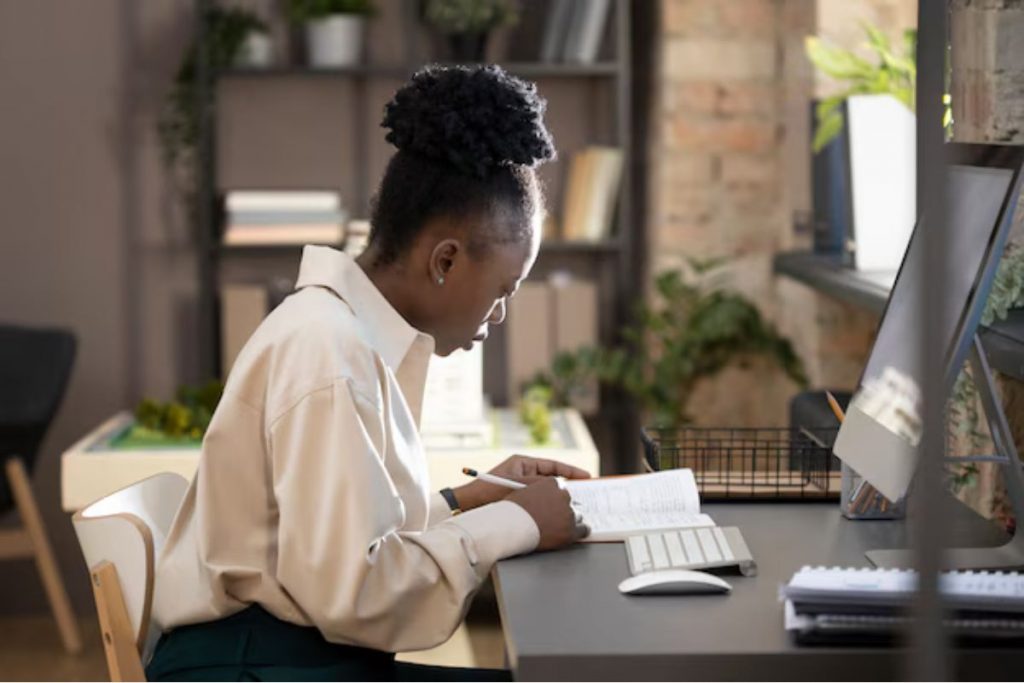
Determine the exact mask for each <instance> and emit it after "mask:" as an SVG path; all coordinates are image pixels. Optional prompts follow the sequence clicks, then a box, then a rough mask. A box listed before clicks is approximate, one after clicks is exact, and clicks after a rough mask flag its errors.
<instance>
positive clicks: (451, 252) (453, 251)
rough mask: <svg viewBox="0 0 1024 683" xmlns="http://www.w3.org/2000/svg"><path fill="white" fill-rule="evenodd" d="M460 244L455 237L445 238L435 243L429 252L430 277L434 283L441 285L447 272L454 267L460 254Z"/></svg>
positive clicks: (446, 276)
mask: <svg viewBox="0 0 1024 683" xmlns="http://www.w3.org/2000/svg"><path fill="white" fill-rule="evenodd" d="M461 252H462V245H461V244H460V243H459V241H458V240H457V239H453V238H450V237H449V238H447V239H443V240H441V241H440V242H438V243H437V245H436V246H435V247H434V249H433V250H432V251H431V252H430V265H429V268H430V279H431V280H432V281H433V283H434V284H435V285H438V286H443V285H444V283H445V280H446V279H447V278H448V274H449V273H450V272H451V270H452V268H454V267H455V261H456V259H457V258H458V257H459V256H460V255H461Z"/></svg>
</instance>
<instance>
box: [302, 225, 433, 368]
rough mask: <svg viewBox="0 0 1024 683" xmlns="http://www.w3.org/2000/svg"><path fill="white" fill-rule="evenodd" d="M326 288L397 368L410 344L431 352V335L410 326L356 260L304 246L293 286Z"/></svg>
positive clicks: (383, 356) (384, 357) (374, 345)
mask: <svg viewBox="0 0 1024 683" xmlns="http://www.w3.org/2000/svg"><path fill="white" fill-rule="evenodd" d="M311 286H320V287H327V288H328V289H330V290H331V291H333V292H334V293H335V294H337V295H338V296H339V297H341V299H342V300H343V301H344V302H345V303H346V304H348V305H349V307H350V308H351V309H352V312H353V313H354V314H355V316H356V319H357V320H358V321H359V322H360V323H361V326H362V328H363V331H364V332H365V334H366V338H367V340H368V341H369V342H370V345H371V346H372V347H373V348H374V350H376V351H377V353H379V354H380V356H381V358H383V359H384V362H385V363H387V364H388V366H389V367H390V368H391V369H392V370H393V371H397V370H398V367H399V366H400V365H401V364H402V361H403V360H404V359H405V357H406V356H407V355H408V353H409V350H410V349H411V348H412V346H413V344H419V345H426V346H427V349H428V351H427V354H426V356H427V357H428V358H429V356H430V354H431V353H433V351H434V338H433V337H431V336H430V335H428V334H424V333H422V332H420V331H419V330H417V329H416V328H414V327H413V326H412V325H410V324H409V323H408V322H407V321H406V320H405V318H403V317H402V316H401V314H399V312H398V311H396V310H395V308H394V307H393V306H392V305H391V304H390V302H388V300H387V299H385V298H384V295H383V294H381V292H380V290H379V289H377V286H376V285H374V284H373V282H372V281H371V280H370V278H369V277H367V275H366V273H365V272H363V269H362V268H360V267H359V264H357V263H356V262H355V260H354V259H353V258H352V257H351V256H349V255H348V254H345V253H343V252H340V251H338V250H337V249H331V248H330V247H318V246H312V245H309V246H306V247H305V248H304V249H303V251H302V264H301V265H300V266H299V279H298V280H297V281H296V283H295V289H302V288H303V287H311Z"/></svg>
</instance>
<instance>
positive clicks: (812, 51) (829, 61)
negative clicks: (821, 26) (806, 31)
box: [804, 36, 874, 80]
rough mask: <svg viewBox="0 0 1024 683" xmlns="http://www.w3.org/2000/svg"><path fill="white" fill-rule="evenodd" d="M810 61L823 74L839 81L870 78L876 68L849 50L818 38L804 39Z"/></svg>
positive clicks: (809, 37) (808, 37)
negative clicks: (828, 43) (827, 43)
mask: <svg viewBox="0 0 1024 683" xmlns="http://www.w3.org/2000/svg"><path fill="white" fill-rule="evenodd" d="M804 50H805V52H806V53H807V57H808V59H810V60H811V62H812V63H813V64H814V65H815V66H816V67H818V69H819V70H821V71H822V72H823V73H825V74H827V75H828V76H831V77H832V78H835V79H838V80H851V79H857V78H863V77H865V76H869V75H870V74H871V73H872V72H873V71H874V67H873V66H872V65H871V64H869V63H868V62H867V61H865V60H863V59H861V58H860V57H858V56H857V55H855V54H854V53H852V52H850V51H849V50H844V49H842V48H839V47H834V46H831V45H826V44H825V43H824V42H823V41H822V40H821V39H820V38H817V37H816V36H807V38H805V39H804Z"/></svg>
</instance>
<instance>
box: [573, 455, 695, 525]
mask: <svg viewBox="0 0 1024 683" xmlns="http://www.w3.org/2000/svg"><path fill="white" fill-rule="evenodd" d="M563 486H565V489H566V490H567V491H568V492H569V495H571V496H572V501H573V505H574V506H575V507H576V509H578V510H579V511H580V512H581V513H582V514H583V521H584V522H586V524H587V525H588V526H589V527H590V536H588V537H587V538H586V539H584V540H585V541H590V542H600V541H624V540H625V539H626V538H627V537H629V536H632V535H635V534H638V533H653V532H656V531H668V530H670V529H683V528H687V527H703V526H714V525H715V523H714V522H713V521H712V520H711V518H710V517H708V516H707V515H702V514H701V512H700V496H699V495H698V494H697V482H696V481H695V480H694V478H693V471H692V470H688V469H678V470H666V471H664V472H654V473H653V474H638V475H636V476H631V477H609V478H605V479H577V480H566V481H565V482H564V483H563Z"/></svg>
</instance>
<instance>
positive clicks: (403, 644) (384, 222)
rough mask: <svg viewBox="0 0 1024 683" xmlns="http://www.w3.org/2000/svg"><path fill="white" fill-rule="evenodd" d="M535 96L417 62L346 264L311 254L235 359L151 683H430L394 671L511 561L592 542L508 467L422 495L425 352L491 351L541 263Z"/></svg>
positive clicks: (169, 589) (322, 250)
mask: <svg viewBox="0 0 1024 683" xmlns="http://www.w3.org/2000/svg"><path fill="white" fill-rule="evenodd" d="M544 107H545V102H544V101H543V100H542V99H540V98H539V97H538V96H537V94H536V89H535V87H534V86H533V85H532V84H527V83H525V82H523V81H520V80H518V79H515V78H512V77H510V76H509V75H508V74H506V73H505V72H504V71H502V70H501V69H500V68H498V67H494V66H490V67H475V68H468V67H453V68H439V67H428V68H426V69H424V70H422V71H420V72H419V73H417V74H416V75H415V76H413V78H412V79H411V81H410V82H409V83H407V84H406V85H405V86H403V87H402V88H401V89H400V90H399V91H398V92H397V93H396V95H395V97H394V99H393V100H392V101H391V102H390V103H389V104H388V105H387V107H386V109H385V116H384V121H383V124H382V125H383V126H384V127H385V128H388V129H390V132H389V133H388V135H387V140H388V141H389V142H391V143H392V144H393V145H395V147H397V148H398V151H397V152H396V153H395V155H394V156H393V157H392V159H391V161H390V163H389V164H388V168H387V171H386V172H385V174H384V178H383V180H382V181H381V185H380V188H379V191H378V193H377V197H376V200H375V206H374V211H373V215H372V224H373V231H372V234H371V238H370V244H369V246H368V247H367V250H366V251H365V253H363V254H362V255H361V256H360V257H359V258H358V259H357V260H355V261H353V260H352V259H350V258H349V257H347V256H345V255H344V254H342V253H340V252H338V251H335V250H333V249H329V248H326V247H306V249H305V251H304V253H303V258H302V264H301V267H300V271H299V277H298V281H297V283H296V289H297V290H298V291H297V292H296V293H295V294H293V295H292V296H290V297H289V298H288V299H287V300H286V301H285V302H284V303H282V304H281V305H280V306H279V307H278V308H277V309H276V310H275V311H274V312H273V313H271V314H270V315H269V316H268V317H267V319H266V320H265V321H264V322H263V324H262V325H261V326H260V327H259V329H257V330H256V332H255V333H254V334H253V336H252V338H251V339H250V340H249V342H248V343H247V344H246V346H245V348H244V349H243V350H242V352H241V353H240V354H239V356H238V358H237V360H236V361H235V365H234V368H233V370H232V373H231V377H230V379H229V380H228V383H227V387H226V389H225V392H224V396H223V398H222V399H221V403H220V405H219V407H218V408H217V412H216V414H215V415H214V418H213V421H212V423H211V425H210V429H209V431H208V433H207V435H206V438H205V439H204V441H203V453H202V457H201V459H200V464H199V471H198V474H197V476H196V479H195V481H194V482H193V483H192V486H191V488H190V489H189V491H188V494H187V496H186V498H185V501H184V503H183V505H182V508H181V510H180V511H179V513H178V515H177V518H176V519H175V522H174V524H173V526H172V528H171V531H170V533H169V535H168V538H167V544H166V547H165V549H164V552H163V554H162V555H161V558H160V560H159V562H158V568H157V579H156V591H155V597H154V606H153V616H154V618H155V620H156V621H157V623H158V624H159V626H160V627H161V629H162V630H163V631H164V634H163V636H162V637H161V640H160V642H159V643H158V646H157V648H156V652H155V654H154V656H153V659H152V661H151V662H150V664H149V666H148V668H147V675H148V676H149V677H150V678H151V679H162V678H169V679H177V680H183V679H190V678H191V679H218V678H220V679H228V678H230V679H234V680H244V679H247V678H248V679H274V678H287V679H298V680H302V679H318V678H319V679H336V680H343V679H375V680H376V679H403V678H410V679H416V678H419V679H422V678H423V677H424V676H426V677H429V676H432V675H435V676H439V677H440V678H442V679H456V678H467V679H475V680H480V679H481V678H480V677H484V678H488V677H491V678H493V677H494V676H498V677H499V678H506V679H507V677H508V675H507V672H487V671H473V670H454V669H446V670H442V672H440V673H438V672H436V671H429V670H426V669H425V668H419V669H417V668H416V667H413V666H410V665H403V664H396V663H395V662H394V659H393V654H392V653H394V652H396V651H400V650H415V649H422V648H428V647H432V646H434V645H437V644H439V643H441V642H443V641H444V640H446V639H447V638H448V636H449V635H450V634H451V633H452V631H453V630H454V629H455V628H456V627H457V626H458V624H459V623H460V621H461V620H462V618H463V616H464V615H465V612H466V609H467V607H468V604H469V602H470V600H471V599H472V597H473V595H474V593H475V592H476V590H477V589H478V588H479V586H480V583H481V581H483V580H484V578H485V577H486V576H487V575H488V573H489V571H490V569H491V567H492V566H493V564H494V563H495V562H496V561H498V560H500V559H502V558H505V557H509V556H512V555H516V554H520V553H526V552H530V551H533V550H546V549H551V548H557V547H560V546H563V545H566V544H569V543H572V542H574V541H576V540H578V539H579V538H581V537H582V536H583V535H585V534H586V528H585V527H584V526H583V525H582V523H581V522H580V520H579V519H578V518H577V517H576V516H574V514H573V512H572V508H571V506H570V504H569V496H568V494H567V493H566V492H565V491H564V490H563V489H561V488H560V487H559V486H558V484H557V481H556V480H555V479H554V476H552V475H558V476H564V477H574V478H580V477H586V476H588V475H587V473H586V472H583V471H580V470H577V469H575V468H571V467H568V466H565V465H562V464H558V463H554V462H550V461H544V460H534V459H530V458H524V457H519V456H516V457H513V458H510V459H509V460H508V461H506V462H505V463H503V464H502V465H500V466H499V467H497V468H496V469H495V470H494V472H495V473H497V474H501V475H503V476H506V477H511V478H515V479H520V480H523V481H525V482H527V483H529V486H527V487H526V488H523V489H518V490H515V491H511V492H510V490H509V489H506V488H502V487H498V486H494V485H491V484H487V483H484V482H481V481H478V480H477V481H473V482H471V483H469V484H466V485H464V486H460V487H459V488H456V489H454V490H451V489H446V490H445V491H443V492H438V493H434V494H430V493H429V488H428V486H429V483H428V481H427V470H426V462H425V458H424V453H423V447H422V445H421V443H420V441H419V437H418V434H417V423H418V420H419V414H420V407H421V402H422V397H423V387H424V380H425V378H426V372H427V364H428V361H429V357H430V354H431V353H432V352H433V353H437V354H439V355H442V356H443V355H447V354H449V353H451V352H453V351H455V350H456V349H459V348H470V347H471V346H472V344H473V342H474V341H477V342H480V341H483V340H484V339H485V338H486V337H487V330H488V326H489V325H491V324H499V323H501V321H502V320H503V318H504V316H505V302H506V300H507V299H508V298H509V297H510V296H512V295H513V293H514V292H515V290H516V288H517V287H518V285H519V283H520V282H521V281H522V280H523V278H525V277H526V275H527V274H528V273H529V271H530V268H531V266H532V265H533V262H534V259H535V258H536V255H537V249H538V244H539V239H540V235H539V227H540V223H541V220H542V216H543V198H542V195H541V191H540V187H539V184H538V180H537V176H536V173H535V167H536V165H537V164H539V163H541V162H544V161H547V160H549V159H551V158H553V156H554V148H553V146H552V142H551V137H550V135H549V134H548V132H547V130H546V129H545V127H544V124H543V121H542V115H543V112H544Z"/></svg>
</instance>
